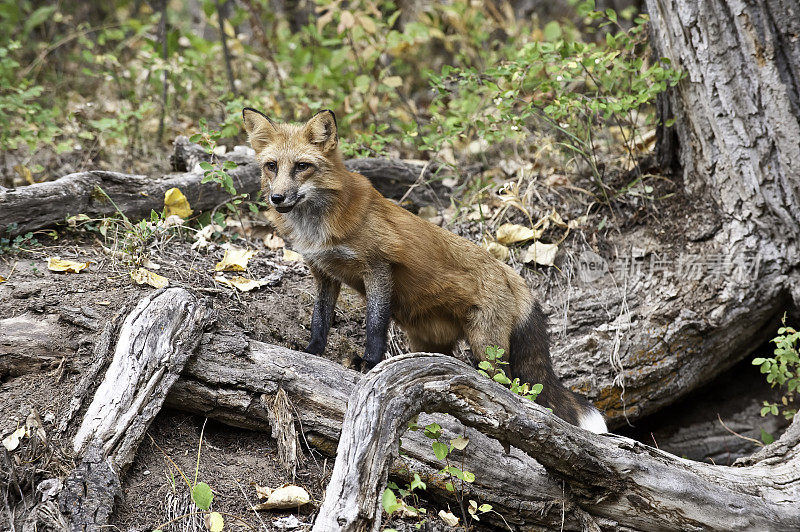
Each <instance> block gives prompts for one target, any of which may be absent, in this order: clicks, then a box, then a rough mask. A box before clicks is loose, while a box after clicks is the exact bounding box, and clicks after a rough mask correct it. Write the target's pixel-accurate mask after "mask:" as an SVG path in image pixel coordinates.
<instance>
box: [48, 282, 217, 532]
mask: <svg viewBox="0 0 800 532" xmlns="http://www.w3.org/2000/svg"><path fill="white" fill-rule="evenodd" d="M209 317H210V313H209V310H208V308H207V307H206V305H205V304H204V302H203V301H200V300H198V299H197V298H196V297H194V296H193V295H191V294H190V293H189V292H187V291H186V290H184V289H181V288H168V289H164V290H160V291H157V292H154V293H153V294H152V295H150V296H148V297H145V298H144V299H142V300H141V301H140V302H139V304H138V305H137V306H136V308H134V309H133V311H132V312H131V313H130V314H129V315H128V316H127V317H126V319H125V321H124V322H123V324H122V326H121V328H120V331H119V335H118V337H117V342H116V346H115V348H114V354H113V358H112V359H111V362H110V364H109V366H108V369H107V370H106V372H105V375H104V377H103V380H102V381H101V382H100V384H99V386H98V387H97V389H96V390H95V392H94V396H93V399H92V401H91V402H90V403H89V405H88V407H87V408H86V412H85V413H84V414H83V417H82V420H81V422H80V426H79V427H78V429H77V432H76V433H75V435H74V437H73V438H72V445H73V449H74V451H75V453H76V455H77V456H80V457H82V458H81V460H80V463H79V465H78V466H77V467H76V468H75V469H74V470H73V471H72V472H71V473H70V474H69V475H68V476H67V478H66V479H65V480H64V488H63V490H62V491H61V493H60V494H59V495H58V500H59V508H60V510H61V512H62V514H64V516H66V517H67V520H68V522H69V524H70V529H71V530H96V529H97V528H98V527H103V526H105V525H107V524H108V518H109V517H110V515H111V511H112V509H113V505H114V498H115V497H116V496H117V495H118V494H119V490H120V481H119V477H120V474H121V473H122V472H123V471H124V470H125V469H126V468H127V467H128V465H130V463H131V462H132V461H133V457H134V455H135V453H136V449H137V447H138V445H139V442H140V441H141V440H142V438H144V435H145V432H146V431H147V429H148V427H149V426H150V423H151V422H152V420H153V418H154V417H155V416H156V414H158V412H159V411H160V410H161V406H162V404H163V402H164V399H165V397H166V395H167V392H168V391H169V389H170V387H171V386H172V384H173V383H174V382H175V381H176V380H177V379H178V376H179V374H180V372H181V370H182V369H183V367H184V365H185V363H186V361H187V359H188V358H189V357H190V356H191V355H192V353H193V352H194V350H195V349H196V347H197V345H198V342H199V340H200V338H201V334H202V330H203V328H204V327H205V326H207V325H208V323H209ZM106 332H107V331H106ZM98 345H99V346H101V348H100V349H99V350H98V351H96V353H95V354H96V355H97V356H98V357H99V358H100V359H103V358H105V354H106V353H105V352H104V351H105V350H104V349H103V348H102V346H108V345H109V344H108V343H106V342H105V341H101V342H99V343H98ZM84 382H87V383H88V382H89V381H87V380H85V381H84ZM84 392H85V390H82V389H80V388H79V389H78V391H77V394H76V397H78V398H80V399H82V398H84V397H85V396H86V395H85V393H84ZM79 403H80V401H79ZM77 410H78V409H76V408H75V405H74V404H73V408H72V409H71V412H72V413H73V414H74V413H75V412H77ZM64 421H67V422H68V421H69V420H68V419H67V420H64Z"/></svg>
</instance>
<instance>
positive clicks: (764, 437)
mask: <svg viewBox="0 0 800 532" xmlns="http://www.w3.org/2000/svg"><path fill="white" fill-rule="evenodd" d="M761 441H763V442H764V445H769V444H770V443H772V442H774V441H775V436H773V435H772V434H770V433H769V432H767V431H766V430H764V429H761Z"/></svg>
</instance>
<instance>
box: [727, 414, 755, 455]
mask: <svg viewBox="0 0 800 532" xmlns="http://www.w3.org/2000/svg"><path fill="white" fill-rule="evenodd" d="M717 419H719V422H720V424H721V425H722V428H724V429H725V430H727V431H728V432H730V433H731V434H733V435H734V436H737V437H739V438H741V439H743V440H747V441H751V442H753V443H755V444H756V445H758V446H759V447H765V445H764V443H763V442H760V441H758V440H756V439H754V438H748V437H747V436H743V435H741V434H739V433H738V432H736V431H735V430H733V429H731V428H730V427H728V425H726V424H725V422H724V421H722V418H721V417H720V415H719V414H717Z"/></svg>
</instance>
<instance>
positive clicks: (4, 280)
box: [0, 275, 6, 283]
mask: <svg viewBox="0 0 800 532" xmlns="http://www.w3.org/2000/svg"><path fill="white" fill-rule="evenodd" d="M4 282H6V278H5V277H3V276H2V275H0V283H4Z"/></svg>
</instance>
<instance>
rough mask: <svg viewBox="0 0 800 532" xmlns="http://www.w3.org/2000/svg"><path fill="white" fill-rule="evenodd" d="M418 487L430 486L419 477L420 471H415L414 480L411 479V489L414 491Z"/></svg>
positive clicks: (426, 487)
mask: <svg viewBox="0 0 800 532" xmlns="http://www.w3.org/2000/svg"><path fill="white" fill-rule="evenodd" d="M417 488H419V489H422V490H425V489H428V486H427V484H425V483H424V482H423V481H422V479H421V478H419V474H418V473H414V480H412V481H411V491H414V490H415V489H417Z"/></svg>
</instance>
